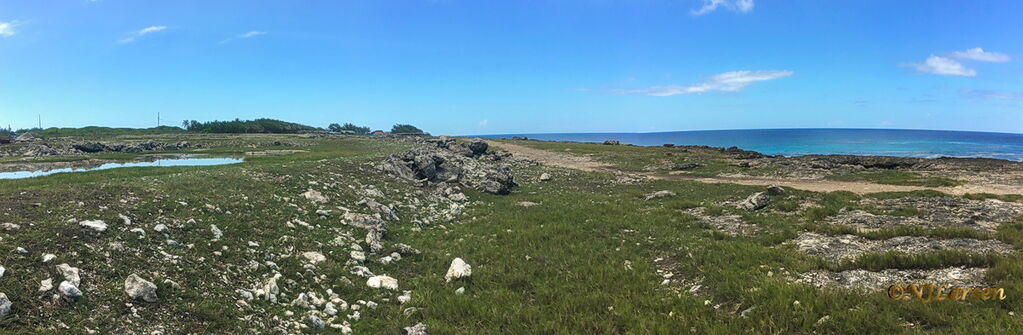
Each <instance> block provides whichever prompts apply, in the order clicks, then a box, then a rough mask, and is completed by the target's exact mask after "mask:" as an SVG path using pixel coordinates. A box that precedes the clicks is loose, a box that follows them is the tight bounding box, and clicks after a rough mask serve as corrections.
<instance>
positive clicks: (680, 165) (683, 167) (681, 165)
mask: <svg viewBox="0 0 1023 335" xmlns="http://www.w3.org/2000/svg"><path fill="white" fill-rule="evenodd" d="M701 166H703V165H701V164H699V163H678V164H675V166H672V167H671V169H672V170H675V171H682V170H692V169H695V168H698V167H701Z"/></svg>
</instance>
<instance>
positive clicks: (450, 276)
mask: <svg viewBox="0 0 1023 335" xmlns="http://www.w3.org/2000/svg"><path fill="white" fill-rule="evenodd" d="M469 276H472V266H469V264H466V263H465V261H464V260H462V259H461V258H455V259H454V260H452V261H451V266H449V267H448V273H447V274H445V275H444V280H445V281H447V282H451V281H452V280H455V279H459V278H468V277H469Z"/></svg>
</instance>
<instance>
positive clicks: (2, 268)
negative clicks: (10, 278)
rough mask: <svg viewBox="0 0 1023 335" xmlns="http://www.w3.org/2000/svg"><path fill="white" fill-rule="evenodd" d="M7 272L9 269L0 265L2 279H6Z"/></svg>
mask: <svg viewBox="0 0 1023 335" xmlns="http://www.w3.org/2000/svg"><path fill="white" fill-rule="evenodd" d="M5 272H7V268H5V267H3V265H0V278H3V277H4V273H5Z"/></svg>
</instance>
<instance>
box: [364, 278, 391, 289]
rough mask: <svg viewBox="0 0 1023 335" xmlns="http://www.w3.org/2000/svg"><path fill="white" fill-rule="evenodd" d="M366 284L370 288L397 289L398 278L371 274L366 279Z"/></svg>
mask: <svg viewBox="0 0 1023 335" xmlns="http://www.w3.org/2000/svg"><path fill="white" fill-rule="evenodd" d="M366 286H369V287H372V288H386V289H389V290H397V289H398V280H397V279H394V278H391V277H388V276H373V277H369V279H368V280H366Z"/></svg>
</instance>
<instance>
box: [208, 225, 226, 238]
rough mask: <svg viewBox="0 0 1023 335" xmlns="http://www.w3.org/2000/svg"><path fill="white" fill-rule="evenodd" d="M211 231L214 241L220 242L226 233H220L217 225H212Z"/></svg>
mask: <svg viewBox="0 0 1023 335" xmlns="http://www.w3.org/2000/svg"><path fill="white" fill-rule="evenodd" d="M210 231H211V232H213V240H214V241H215V240H219V239H220V238H221V237H224V232H222V231H220V228H217V225H215V224H211V225H210Z"/></svg>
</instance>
